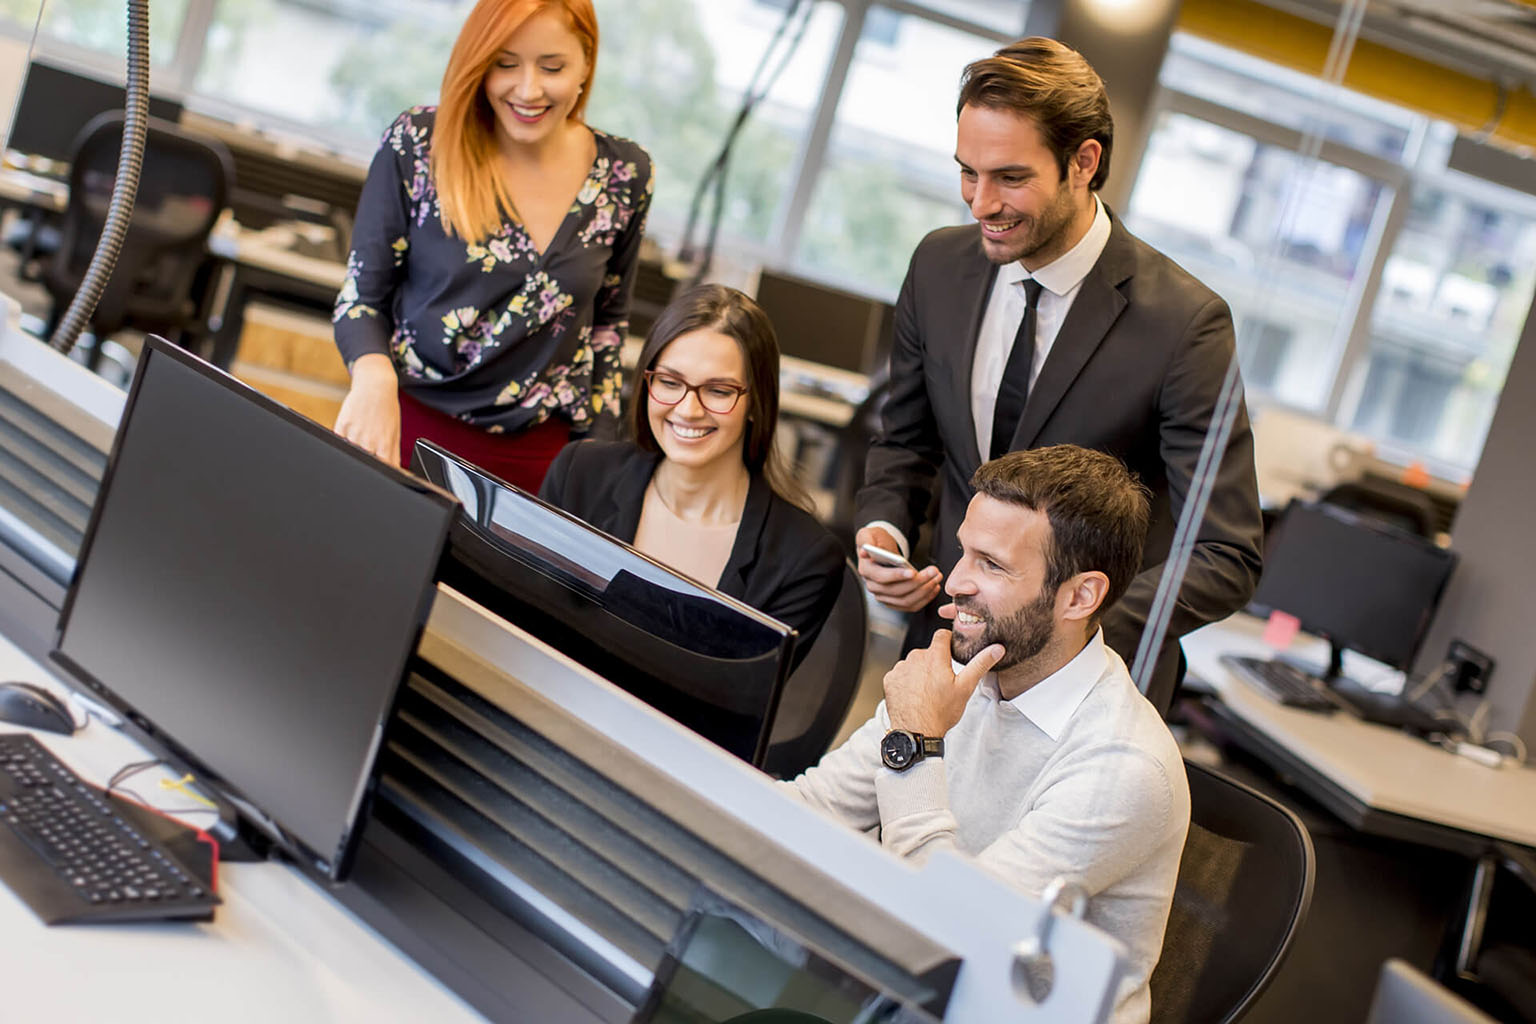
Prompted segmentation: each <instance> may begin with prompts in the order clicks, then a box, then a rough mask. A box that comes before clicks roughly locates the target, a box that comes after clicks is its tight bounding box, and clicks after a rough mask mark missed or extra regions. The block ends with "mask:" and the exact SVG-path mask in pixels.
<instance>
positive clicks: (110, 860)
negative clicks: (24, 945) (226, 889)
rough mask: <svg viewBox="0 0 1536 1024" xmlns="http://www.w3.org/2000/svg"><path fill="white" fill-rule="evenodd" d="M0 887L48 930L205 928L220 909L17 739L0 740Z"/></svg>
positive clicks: (39, 750)
mask: <svg viewBox="0 0 1536 1024" xmlns="http://www.w3.org/2000/svg"><path fill="white" fill-rule="evenodd" d="M0 879H3V880H4V881H5V882H6V884H8V885H9V886H10V887H11V888H12V889H13V890H14V891H15V892H16V893H17V895H19V896H20V897H21V898H22V899H23V900H25V901H26V902H27V904H28V905H29V906H31V907H32V909H33V910H34V911H35V912H36V913H37V914H38V916H39V917H41V918H42V919H43V920H44V921H46V922H47V923H49V924H56V923H61V922H65V921H86V920H125V921H127V920H164V919H174V918H188V917H191V918H203V919H206V918H208V917H209V916H211V914H212V908H213V907H214V906H216V905H217V904H218V903H219V902H220V900H219V898H218V897H217V896H215V895H213V894H211V893H209V892H207V891H205V890H204V889H203V887H202V886H200V885H197V884H195V883H194V882H193V879H192V876H191V875H190V874H189V873H188V872H187V871H186V870H184V866H183V865H181V864H180V862H179V861H177V860H176V858H175V856H174V855H173V854H171V853H170V852H169V851H167V850H165V849H163V848H162V847H161V846H160V844H159V843H158V842H154V841H152V840H151V839H149V838H148V837H146V836H144V835H141V834H140V833H139V832H138V830H137V829H136V828H134V827H133V826H132V825H131V824H130V823H129V822H127V821H125V820H123V819H122V818H121V817H119V816H118V815H117V814H115V813H114V812H113V810H112V808H111V806H110V805H109V804H108V803H107V801H106V800H105V799H104V798H103V797H102V796H100V795H99V794H98V793H97V792H96V791H95V790H92V789H91V788H89V787H88V786H86V785H85V784H84V783H83V782H81V781H80V780H79V779H78V778H76V776H75V775H74V773H73V772H71V771H70V770H69V769H68V768H67V767H66V766H65V765H64V764H63V763H62V762H61V761H59V760H58V759H57V758H56V757H54V756H53V754H52V753H51V752H49V750H48V749H47V748H46V747H44V746H43V745H42V744H40V743H38V742H37V740H36V739H35V738H33V737H31V736H29V735H26V734H22V733H8V734H0Z"/></svg>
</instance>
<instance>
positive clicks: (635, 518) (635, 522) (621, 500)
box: [592, 449, 661, 544]
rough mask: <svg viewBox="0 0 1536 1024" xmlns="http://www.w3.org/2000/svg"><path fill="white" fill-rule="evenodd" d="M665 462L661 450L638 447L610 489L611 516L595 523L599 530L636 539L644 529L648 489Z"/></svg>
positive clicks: (609, 504)
mask: <svg viewBox="0 0 1536 1024" xmlns="http://www.w3.org/2000/svg"><path fill="white" fill-rule="evenodd" d="M660 462H661V454H660V453H659V452H645V451H640V450H639V449H636V450H635V452H634V454H633V455H632V456H631V457H630V458H628V459H626V460H625V461H624V464H623V465H622V466H620V467H618V480H617V481H616V482H615V483H614V486H613V490H612V491H610V492H609V500H608V508H607V515H606V516H604V519H603V522H601V523H593V524H592V525H594V526H596V527H597V528H598V529H600V530H602V531H603V532H605V533H609V534H612V535H613V536H615V537H617V538H619V540H622V541H623V542H624V543H626V544H633V543H634V542H635V534H636V533H638V532H639V530H640V512H641V511H642V509H643V508H644V506H645V489H646V487H648V486H650V483H651V477H652V476H654V475H655V473H656V467H657V465H659V464H660Z"/></svg>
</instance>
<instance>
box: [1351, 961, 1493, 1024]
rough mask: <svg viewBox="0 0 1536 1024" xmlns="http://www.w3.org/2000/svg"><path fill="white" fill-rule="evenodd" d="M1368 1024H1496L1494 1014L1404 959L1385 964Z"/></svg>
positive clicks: (1373, 998) (1372, 1003)
mask: <svg viewBox="0 0 1536 1024" xmlns="http://www.w3.org/2000/svg"><path fill="white" fill-rule="evenodd" d="M1365 1024H1494V1020H1493V1018H1492V1017H1490V1016H1488V1015H1487V1014H1486V1013H1483V1012H1482V1011H1481V1010H1479V1009H1478V1008H1477V1007H1475V1006H1473V1005H1472V1004H1471V1003H1469V1002H1467V1001H1466V1000H1465V999H1462V998H1461V997H1460V996H1458V995H1456V993H1454V992H1452V991H1451V990H1450V989H1448V988H1446V987H1445V986H1444V985H1441V984H1440V983H1439V982H1437V981H1435V980H1434V979H1433V978H1431V977H1429V976H1428V975H1427V974H1424V973H1423V972H1421V971H1418V970H1416V969H1415V968H1414V967H1412V966H1411V965H1410V964H1408V963H1407V962H1406V961H1404V960H1397V959H1392V960H1388V961H1387V962H1386V963H1384V964H1382V965H1381V976H1380V979H1379V980H1378V981H1377V982H1376V994H1375V996H1374V997H1372V999H1371V1009H1370V1013H1369V1014H1368V1015H1367V1016H1366V1018H1365Z"/></svg>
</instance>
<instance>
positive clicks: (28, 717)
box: [0, 683, 75, 736]
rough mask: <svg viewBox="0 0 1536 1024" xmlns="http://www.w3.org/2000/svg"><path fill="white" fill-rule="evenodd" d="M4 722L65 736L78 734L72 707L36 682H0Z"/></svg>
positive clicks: (0, 718) (0, 714)
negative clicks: (75, 732)
mask: <svg viewBox="0 0 1536 1024" xmlns="http://www.w3.org/2000/svg"><path fill="white" fill-rule="evenodd" d="M0 722H9V723H11V724H12V725H23V726H26V727H27V728H29V729H46V730H47V731H48V732H57V733H62V734H63V735H65V736H68V735H70V734H71V733H73V732H74V731H75V716H74V715H72V714H70V712H69V706H68V705H66V704H65V703H64V702H63V701H62V700H60V699H59V698H58V697H55V696H54V695H53V694H52V693H50V692H49V691H47V690H45V689H43V688H42V687H41V686H38V685H36V684H34V683H0Z"/></svg>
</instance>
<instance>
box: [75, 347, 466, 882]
mask: <svg viewBox="0 0 1536 1024" xmlns="http://www.w3.org/2000/svg"><path fill="white" fill-rule="evenodd" d="M454 509H455V503H454V501H453V500H452V498H451V497H449V496H448V495H446V494H444V493H442V492H441V491H438V490H437V489H435V488H433V487H431V486H430V485H428V484H427V483H425V482H424V481H421V480H418V479H416V478H413V477H411V476H409V475H407V474H405V473H402V472H401V471H399V470H398V469H394V468H392V467H388V466H385V465H384V464H383V463H380V462H379V461H377V460H376V459H373V458H372V457H370V456H368V455H366V454H364V453H363V452H362V451H360V450H359V449H356V448H354V447H352V446H351V445H349V444H347V443H346V442H344V441H342V440H340V439H339V438H337V437H335V436H334V435H332V434H331V433H330V432H329V431H327V430H325V429H323V428H321V427H319V426H318V425H316V424H313V423H311V422H309V421H308V420H305V419H303V418H302V417H300V416H298V415H297V414H295V413H293V412H291V411H289V410H287V409H285V408H283V407H282V406H279V405H278V404H277V403H275V402H272V401H270V400H269V399H266V398H264V397H263V396H261V395H259V394H257V393H256V392H255V391H253V390H251V389H250V388H247V387H246V386H245V385H243V384H241V383H239V382H238V381H236V380H234V379H233V378H231V377H228V376H226V375H225V374H223V373H221V372H219V371H218V370H215V369H214V368H213V367H211V366H209V365H207V364H206V363H203V362H202V361H200V360H198V359H195V358H194V357H192V356H190V355H188V354H186V353H185V352H182V351H181V350H180V349H177V348H175V347H174V346H172V345H170V344H169V343H167V342H163V341H161V340H159V339H150V340H148V341H147V342H146V345H145V348H144V351H143V353H142V355H141V357H140V362H139V366H138V371H137V374H136V376H135V378H134V383H133V388H132V391H131V392H130V394H129V398H128V404H127V407H126V409H125V411H124V415H123V421H122V425H121V427H120V428H119V430H118V434H117V438H116V441H115V443H114V447H113V451H112V455H111V458H110V461H109V463H108V466H107V472H106V476H105V478H104V480H103V483H102V487H101V491H100V494H99V496H98V498H97V502H96V506H95V509H94V511H93V513H92V517H91V522H90V525H89V527H88V530H87V533H86V538H85V541H84V544H83V546H82V551H81V555H80V560H79V563H78V565H77V567H76V572H75V578H74V581H73V584H72V586H71V589H70V592H69V595H68V597H67V599H66V602H65V606H64V610H63V612H62V614H61V617H60V621H59V632H58V642H57V644H56V648H57V649H56V650H55V651H54V652H53V656H54V658H55V660H57V661H59V662H60V663H61V664H62V665H64V666H65V667H66V668H67V669H69V670H70V671H71V672H73V673H74V674H75V675H76V676H77V677H79V678H80V679H81V680H82V681H84V682H85V683H86V684H87V685H89V686H90V687H92V688H93V689H95V690H97V691H98V692H100V693H101V694H102V695H103V696H105V697H107V698H108V700H109V701H110V702H111V703H112V704H113V705H114V706H116V707H117V708H118V709H119V710H121V711H123V712H124V713H125V714H127V715H128V716H129V717H130V718H131V719H132V720H133V721H134V722H135V723H136V724H138V725H139V726H140V727H141V728H143V729H144V730H145V731H146V732H147V733H148V734H149V735H150V738H151V739H152V740H153V741H155V742H158V743H161V744H163V745H164V746H165V747H166V748H167V750H169V751H170V752H171V753H172V755H173V756H174V757H176V758H177V759H179V760H184V761H185V762H187V763H188V765H189V767H191V768H192V770H193V771H194V772H195V773H196V774H197V776H198V778H199V780H200V781H201V782H205V783H209V784H211V785H212V786H213V787H214V788H216V789H217V790H219V791H221V792H222V793H223V795H225V796H228V797H229V798H230V799H231V800H233V801H234V802H235V803H236V805H237V806H239V807H240V808H241V809H242V811H243V812H245V813H246V814H247V816H248V817H249V818H250V819H251V820H252V821H253V822H254V823H255V824H257V825H259V826H261V827H263V828H264V829H265V830H266V831H268V832H269V833H271V834H272V835H273V837H274V838H275V839H277V840H278V841H279V842H281V843H283V844H284V845H285V846H287V847H288V848H289V849H290V851H291V852H294V853H296V854H297V855H299V856H300V857H301V859H304V860H305V861H307V862H308V864H310V865H312V866H313V867H315V868H316V869H318V870H319V871H320V872H322V873H323V874H325V875H327V876H329V877H331V878H339V877H340V876H341V875H342V874H343V873H344V872H345V868H346V864H347V860H348V857H349V855H350V851H351V848H352V845H353V841H354V840H355V838H356V836H355V833H356V825H357V823H358V820H359V815H360V813H361V810H362V807H363V803H364V800H365V797H366V795H367V793H368V791H369V786H370V783H371V773H372V768H373V762H374V757H375V754H376V751H377V748H378V745H379V741H380V736H381V733H382V729H383V725H384V722H385V719H386V718H387V716H388V715H389V713H390V710H391V708H392V707H393V705H394V701H395V697H396V693H397V690H398V688H399V685H400V682H401V680H402V678H403V677H404V673H405V669H406V664H407V661H408V659H409V658H410V656H411V654H412V653H413V652H414V650H415V646H416V643H417V641H418V639H419V638H420V633H421V630H422V628H423V626H424V624H425V621H426V615H427V612H428V609H429V607H430V602H431V597H432V594H433V592H434V588H433V577H434V573H435V570H436V567H437V563H438V560H439V558H440V557H441V553H442V549H443V544H444V540H445V538H446V535H447V531H448V526H449V523H450V522H451V521H452V518H453V514H454Z"/></svg>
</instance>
